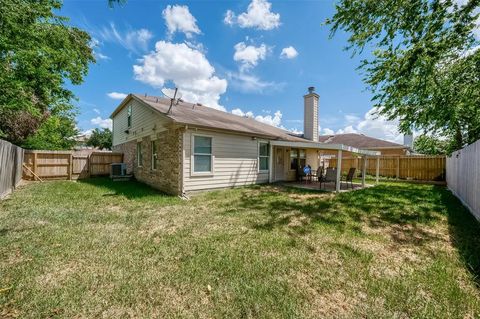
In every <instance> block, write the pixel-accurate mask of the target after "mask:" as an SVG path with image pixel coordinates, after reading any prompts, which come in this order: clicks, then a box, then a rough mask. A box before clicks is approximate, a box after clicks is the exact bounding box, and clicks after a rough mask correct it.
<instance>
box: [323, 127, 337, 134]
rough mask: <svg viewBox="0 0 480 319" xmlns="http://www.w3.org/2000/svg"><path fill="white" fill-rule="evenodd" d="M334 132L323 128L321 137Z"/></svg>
mask: <svg viewBox="0 0 480 319" xmlns="http://www.w3.org/2000/svg"><path fill="white" fill-rule="evenodd" d="M333 134H335V132H334V131H333V130H332V129H329V128H324V129H323V135H333Z"/></svg>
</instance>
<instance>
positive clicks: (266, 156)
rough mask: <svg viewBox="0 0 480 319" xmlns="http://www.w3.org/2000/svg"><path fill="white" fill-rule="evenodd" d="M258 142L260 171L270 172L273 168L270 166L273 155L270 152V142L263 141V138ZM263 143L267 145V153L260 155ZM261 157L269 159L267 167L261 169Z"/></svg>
mask: <svg viewBox="0 0 480 319" xmlns="http://www.w3.org/2000/svg"><path fill="white" fill-rule="evenodd" d="M257 144H258V145H257V161H258V172H259V173H268V172H270V169H271V168H270V156H271V154H270V143H269V142H268V141H262V140H261V141H258V143H257ZM261 144H265V145H267V155H260V146H261ZM260 158H266V159H267V169H261V168H260V164H261V162H260Z"/></svg>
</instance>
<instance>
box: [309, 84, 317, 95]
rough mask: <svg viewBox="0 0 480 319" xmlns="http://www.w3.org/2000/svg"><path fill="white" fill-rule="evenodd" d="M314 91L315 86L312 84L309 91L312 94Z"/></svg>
mask: <svg viewBox="0 0 480 319" xmlns="http://www.w3.org/2000/svg"><path fill="white" fill-rule="evenodd" d="M313 92H315V87H314V86H310V87H309V88H308V93H310V94H311V93H313Z"/></svg>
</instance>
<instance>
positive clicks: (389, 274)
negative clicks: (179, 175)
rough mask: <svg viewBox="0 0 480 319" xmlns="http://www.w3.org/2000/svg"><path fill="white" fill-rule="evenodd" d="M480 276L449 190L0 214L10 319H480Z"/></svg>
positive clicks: (47, 203) (101, 182) (104, 191)
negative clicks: (12, 318)
mask: <svg viewBox="0 0 480 319" xmlns="http://www.w3.org/2000/svg"><path fill="white" fill-rule="evenodd" d="M479 275H480V226H479V224H478V222H477V221H476V220H475V219H474V218H473V217H472V216H471V215H470V214H469V213H468V212H467V211H466V210H465V209H464V208H463V206H462V205H461V204H460V203H459V202H458V200H457V199H455V198H454V197H453V196H452V195H451V194H450V193H449V192H448V191H447V190H446V189H445V188H443V187H440V186H433V185H418V184H406V183H383V184H380V185H379V186H376V187H372V188H368V189H364V190H359V191H355V192H349V193H341V194H338V195H335V194H329V193H316V192H312V191H302V190H294V189H291V188H282V187H280V186H254V187H247V188H240V189H234V190H225V191H218V192H211V193H204V194H200V195H198V196H195V197H194V198H192V199H191V200H189V201H182V200H180V199H178V198H176V197H169V196H165V195H161V194H159V193H157V192H156V191H154V190H152V189H150V188H148V187H146V186H144V185H142V184H138V183H135V182H128V183H126V182H116V183H114V182H110V181H109V180H107V179H90V180H84V181H82V182H77V183H74V182H46V183H35V184H31V185H28V186H26V187H23V188H21V189H19V190H17V191H16V192H14V193H13V194H12V196H11V197H10V198H8V199H7V200H5V201H2V202H0V317H1V318H8V317H19V318H46V317H48V318H65V317H66V318H73V317H74V318H96V317H104V318H131V317H135V318H155V317H159V318H160V317H161V318H165V317H182V318H183V317H187V318H188V317H190V318H214V317H215V318H242V317H244V318H268V317H269V318H280V317H282V318H299V317H304V318H318V317H323V318H355V317H362V318H447V317H450V318H476V317H478V316H480V279H479Z"/></svg>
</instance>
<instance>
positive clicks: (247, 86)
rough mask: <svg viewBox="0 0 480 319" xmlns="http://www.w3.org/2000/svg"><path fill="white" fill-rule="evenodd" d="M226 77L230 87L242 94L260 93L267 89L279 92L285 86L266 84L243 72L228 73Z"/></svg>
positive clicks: (283, 84) (281, 84) (273, 83)
mask: <svg viewBox="0 0 480 319" xmlns="http://www.w3.org/2000/svg"><path fill="white" fill-rule="evenodd" d="M227 76H228V78H229V80H230V84H231V85H232V87H233V88H235V89H237V90H239V91H241V92H244V93H262V92H265V91H266V90H267V89H271V90H281V89H282V88H283V87H284V86H285V83H276V82H266V81H263V80H261V79H260V78H258V77H257V76H255V75H252V74H246V73H244V72H239V73H234V72H230V73H227Z"/></svg>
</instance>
